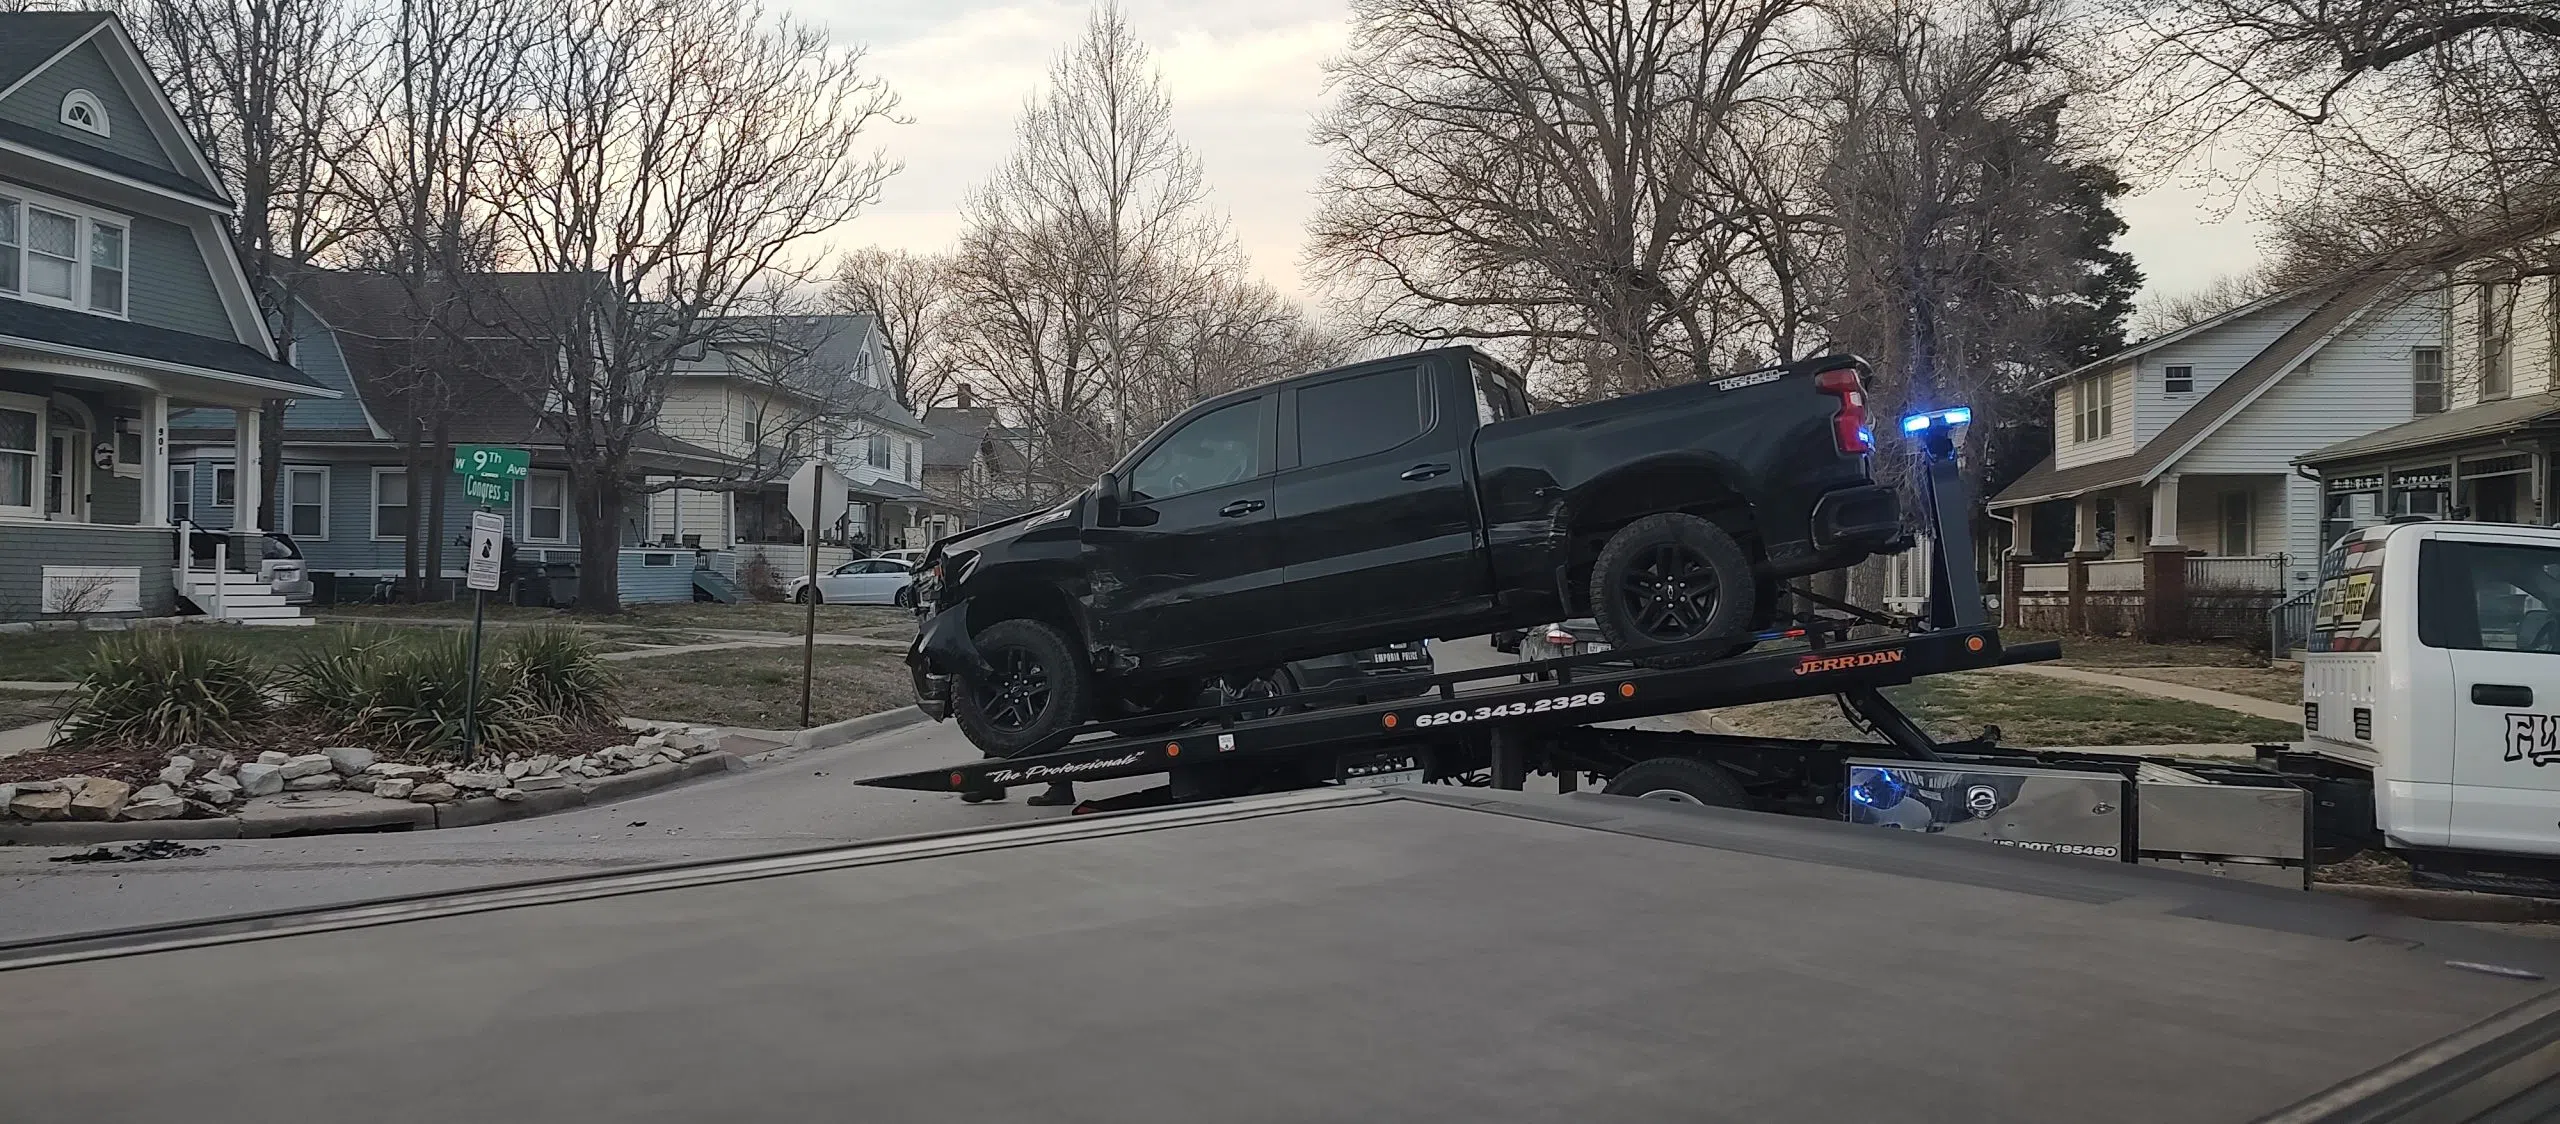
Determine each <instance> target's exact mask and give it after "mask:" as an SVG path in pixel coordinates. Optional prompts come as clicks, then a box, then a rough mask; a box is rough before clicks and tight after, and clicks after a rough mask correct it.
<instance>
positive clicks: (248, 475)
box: [231, 407, 267, 561]
mask: <svg viewBox="0 0 2560 1124" xmlns="http://www.w3.org/2000/svg"><path fill="white" fill-rule="evenodd" d="M231 417H232V431H231V432H232V448H231V466H232V473H231V477H232V479H231V502H232V505H233V506H232V508H231V533H232V535H233V536H234V537H243V538H244V541H248V542H254V541H255V537H256V536H257V535H258V534H259V533H260V532H262V531H265V530H266V529H267V524H266V515H267V496H266V492H265V490H264V489H263V488H261V487H259V485H258V481H259V480H261V479H264V477H265V472H264V470H263V467H262V466H261V465H259V464H258V424H259V422H260V421H262V420H263V415H261V414H260V413H259V411H258V410H257V409H256V408H255V407H252V408H250V409H246V410H233V411H231ZM244 549H245V547H244ZM249 557H250V558H251V560H253V561H254V560H255V559H256V557H257V556H256V555H250V556H249Z"/></svg>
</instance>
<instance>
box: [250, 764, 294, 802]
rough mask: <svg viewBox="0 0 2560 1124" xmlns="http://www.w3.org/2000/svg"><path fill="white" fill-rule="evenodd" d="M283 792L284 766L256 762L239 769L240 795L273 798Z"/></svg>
mask: <svg viewBox="0 0 2560 1124" xmlns="http://www.w3.org/2000/svg"><path fill="white" fill-rule="evenodd" d="M282 791H284V766H282V765H275V764H268V763H266V762H257V763H253V764H248V765H242V766H241V767H240V795H242V796H273V795H275V794H276V793H279V792H282Z"/></svg>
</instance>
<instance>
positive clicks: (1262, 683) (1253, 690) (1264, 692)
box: [1218, 667, 1298, 722]
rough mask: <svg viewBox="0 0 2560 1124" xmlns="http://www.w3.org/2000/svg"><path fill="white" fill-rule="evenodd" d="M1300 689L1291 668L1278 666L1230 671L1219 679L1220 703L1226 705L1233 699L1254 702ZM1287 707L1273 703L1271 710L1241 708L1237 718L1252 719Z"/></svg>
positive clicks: (1275, 697) (1234, 700)
mask: <svg viewBox="0 0 2560 1124" xmlns="http://www.w3.org/2000/svg"><path fill="white" fill-rule="evenodd" d="M1297 691H1298V685H1297V683H1296V681H1295V680H1293V679H1292V678H1290V675H1289V672H1288V670H1287V669H1285V668H1277V667H1275V668H1272V669H1270V670H1268V671H1262V672H1257V673H1255V674H1252V675H1230V676H1227V677H1225V678H1222V679H1220V680H1218V703H1219V705H1221V706H1224V705H1227V704H1231V703H1241V702H1252V701H1254V700H1256V699H1277V698H1279V697H1281V696H1283V695H1293V694H1296V693H1297ZM1285 709H1288V708H1286V707H1273V708H1271V709H1269V710H1247V711H1240V712H1238V713H1237V715H1236V718H1237V719H1238V720H1239V721H1245V722H1252V721H1257V720H1259V719H1264V718H1269V717H1271V716H1273V715H1276V714H1279V713H1280V712H1281V711H1283V710H1285Z"/></svg>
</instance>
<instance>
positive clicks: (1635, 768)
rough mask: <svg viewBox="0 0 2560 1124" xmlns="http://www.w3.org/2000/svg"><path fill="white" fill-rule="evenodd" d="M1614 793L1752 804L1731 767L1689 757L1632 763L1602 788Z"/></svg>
mask: <svg viewBox="0 0 2560 1124" xmlns="http://www.w3.org/2000/svg"><path fill="white" fill-rule="evenodd" d="M1600 791H1602V792H1605V793H1607V794H1609V795H1611V796H1633V797H1638V798H1643V797H1652V798H1654V799H1657V800H1674V801H1678V802H1680V803H1683V804H1704V805H1706V806H1708V807H1710V808H1749V807H1750V806H1751V794H1749V793H1747V792H1744V791H1743V790H1742V782H1741V781H1739V780H1736V779H1734V775H1733V772H1732V770H1729V769H1726V768H1725V767H1724V766H1722V765H1717V764H1713V763H1711V762H1706V761H1693V760H1691V759H1689V758H1686V757H1656V758H1654V759H1653V760H1651V761H1639V762H1636V763H1635V764H1633V765H1629V766H1627V767H1626V769H1625V770H1623V771H1621V772H1620V773H1619V774H1618V775H1617V776H1614V777H1611V778H1609V784H1608V787H1606V788H1603V789H1601V790H1600Z"/></svg>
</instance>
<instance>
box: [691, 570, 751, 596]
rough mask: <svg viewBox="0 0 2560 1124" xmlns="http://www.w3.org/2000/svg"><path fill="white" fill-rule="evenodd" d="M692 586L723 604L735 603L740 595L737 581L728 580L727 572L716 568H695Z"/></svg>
mask: <svg viewBox="0 0 2560 1124" xmlns="http://www.w3.org/2000/svg"><path fill="white" fill-rule="evenodd" d="M693 588H695V589H698V590H701V591H702V592H703V594H704V595H705V596H708V597H709V598H711V599H712V600H714V601H717V602H719V603H721V604H723V605H735V604H737V603H738V598H739V596H740V594H739V592H738V583H736V582H733V581H730V580H729V576H728V575H727V574H723V573H721V572H720V571H718V570H695V571H694V572H693Z"/></svg>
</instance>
